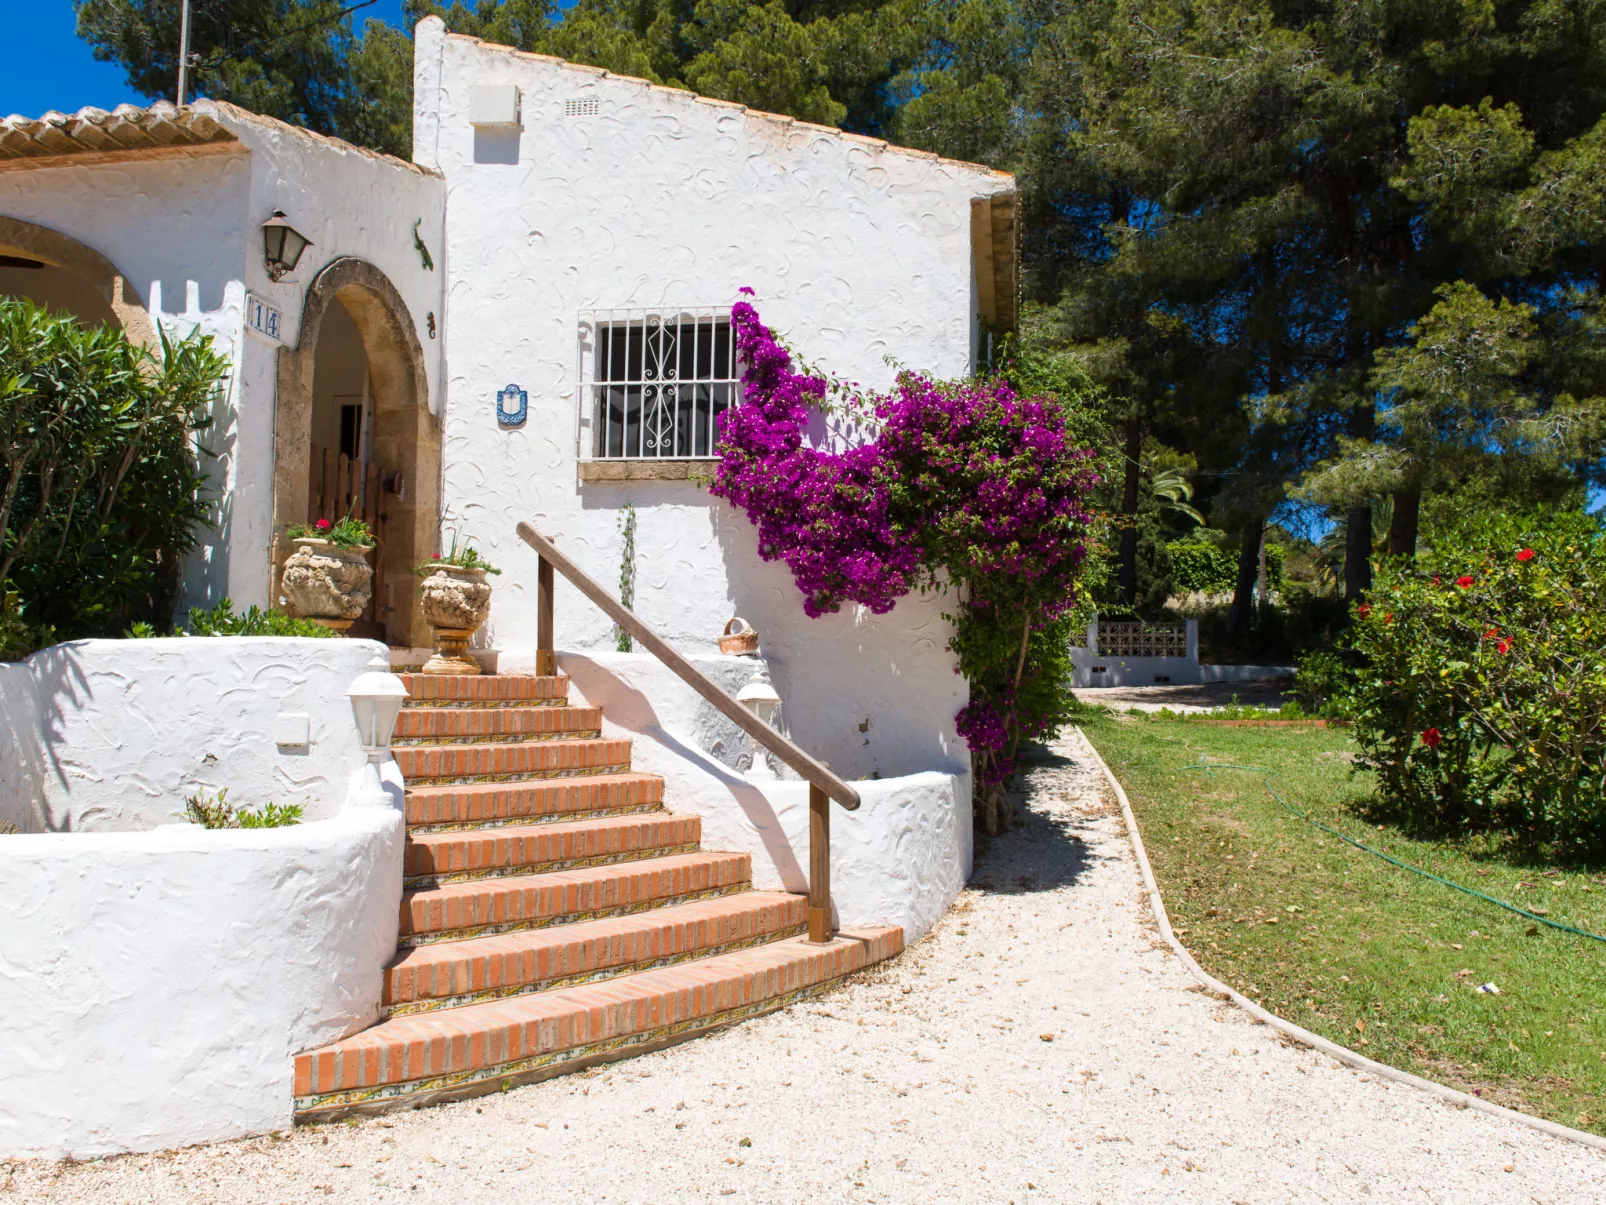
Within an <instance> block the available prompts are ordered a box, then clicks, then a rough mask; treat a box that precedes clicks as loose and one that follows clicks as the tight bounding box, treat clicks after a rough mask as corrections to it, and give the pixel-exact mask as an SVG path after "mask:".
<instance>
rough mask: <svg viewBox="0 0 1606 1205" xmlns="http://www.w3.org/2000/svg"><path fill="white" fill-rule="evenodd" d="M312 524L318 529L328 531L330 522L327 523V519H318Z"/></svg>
mask: <svg viewBox="0 0 1606 1205" xmlns="http://www.w3.org/2000/svg"><path fill="white" fill-rule="evenodd" d="M313 526H314V527H316V528H317V529H318V530H319V531H328V530H329V527H330V523H329V520H328V519H319V520H318V521H317V522H316V523H314V524H313Z"/></svg>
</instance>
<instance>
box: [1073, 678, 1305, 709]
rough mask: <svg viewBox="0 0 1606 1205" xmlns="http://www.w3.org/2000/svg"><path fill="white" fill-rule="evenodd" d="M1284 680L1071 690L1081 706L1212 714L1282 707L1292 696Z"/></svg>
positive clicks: (1091, 687)
mask: <svg viewBox="0 0 1606 1205" xmlns="http://www.w3.org/2000/svg"><path fill="white" fill-rule="evenodd" d="M1290 686H1291V683H1289V682H1288V681H1287V680H1286V679H1272V680H1270V681H1262V682H1210V683H1207V684H1205V685H1203V686H1086V687H1081V688H1079V689H1077V690H1074V691H1072V692H1071V693H1072V694H1074V695H1075V696H1076V697H1077V698H1078V699H1080V700H1081V701H1082V702H1084V703H1092V704H1094V705H1095V706H1101V707H1113V708H1115V709H1116V710H1117V711H1123V710H1132V711H1159V710H1160V709H1161V708H1162V707H1165V708H1169V709H1170V710H1171V711H1178V712H1191V711H1213V710H1215V709H1216V708H1217V707H1228V706H1230V705H1231V704H1232V703H1233V702H1234V701H1236V702H1237V703H1239V704H1241V705H1242V706H1244V707H1281V706H1282V705H1283V704H1284V703H1286V702H1288V700H1289V698H1290V697H1291V696H1290V694H1289V688H1290Z"/></svg>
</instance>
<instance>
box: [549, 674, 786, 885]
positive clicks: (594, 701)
mask: <svg viewBox="0 0 1606 1205" xmlns="http://www.w3.org/2000/svg"><path fill="white" fill-rule="evenodd" d="M562 666H563V672H564V673H566V674H568V675H569V678H570V680H571V681H572V682H573V683H574V685H575V687H576V688H577V689H578V690H579V691H580V693H581V694H582V695H583V696H585V699H586V702H587V703H588V704H590V705H591V706H593V707H601V708H602V709H603V713H604V715H605V716H606V717H607V719H608V721H609V722H611V723H613V724H616V725H618V726H619V727H620V728H623V729H624V730H625V731H627V732H631V733H634V734H635V735H636V736H639V737H641V738H643V739H644V740H649V741H652V742H653V743H654V744H656V745H658V746H660V747H661V748H662V749H663V750H664V751H665V752H666V753H668V754H669V755H670V756H672V757H673V758H676V759H678V760H679V761H680V762H682V763H685V764H686V765H688V766H690V767H691V768H692V769H693V770H694V771H698V772H700V773H701V774H702V775H705V776H706V777H707V778H708V779H711V780H713V782H715V783H717V784H718V786H719V788H721V789H723V790H724V791H726V792H728V793H729V795H730V798H731V800H732V801H733V802H734V803H735V804H736V805H737V807H739V808H740V809H741V811H742V814H743V815H744V816H745V817H746V818H747V822H748V823H749V824H750V825H752V827H753V830H754V832H756V833H757V835H758V838H759V840H760V841H761V842H762V843H763V845H764V850H765V852H766V853H767V854H768V855H769V858H770V861H771V862H773V863H774V865H775V867H776V869H777V871H778V872H779V874H780V876H781V882H782V884H783V889H784V890H786V891H807V890H808V875H807V873H806V872H805V871H804V869H803V867H802V865H801V864H800V863H799V862H798V859H797V856H796V854H795V853H794V852H793V850H792V845H791V842H790V841H788V840H787V837H786V834H785V833H783V832H782V831H781V825H780V820H779V818H778V817H777V816H776V814H775V809H774V807H773V806H772V805H771V804H770V801H769V800H768V799H767V798H766V797H765V796H764V793H763V792H762V791H761V790H759V789H758V787H756V786H754V785H753V784H752V783H750V782H748V781H747V779H745V778H743V777H742V776H741V775H740V774H738V773H737V772H736V771H734V770H732V769H730V768H729V767H728V766H725V765H723V764H722V763H720V762H718V761H716V760H715V759H714V758H713V757H712V756H710V755H709V754H707V753H705V752H704V751H703V750H702V749H700V748H698V747H697V746H696V744H695V743H693V742H692V741H691V740H689V739H683V738H682V737H681V736H678V735H677V734H676V733H674V732H672V731H671V730H670V729H669V728H667V727H665V725H664V723H663V721H662V720H661V719H660V718H659V715H658V712H657V710H656V709H655V708H654V707H653V704H652V702H651V700H649V699H648V698H647V696H646V695H645V694H643V693H642V692H641V691H640V690H637V689H636V688H635V687H634V686H632V685H631V684H630V683H628V682H626V681H625V680H624V679H622V678H620V677H619V676H618V675H617V674H615V673H614V672H612V671H611V670H609V669H607V668H606V667H604V666H602V665H600V664H598V662H597V661H596V660H594V659H592V658H590V657H587V656H585V655H583V654H579V653H565V654H563V655H562ZM664 672H665V673H668V672H669V671H668V670H665V671H664ZM639 752H641V751H639V750H638V753H639ZM648 760H649V761H652V760H656V759H651V758H649V759H648ZM649 772H661V770H655V771H649ZM666 777H667V776H666ZM666 786H668V787H669V791H668V792H667V793H668V794H669V795H670V796H671V797H670V798H668V799H666V801H665V802H666V804H667V806H668V807H669V808H670V810H674V806H675V800H674V798H673V794H674V789H673V787H674V784H673V783H672V782H671V783H668V784H666Z"/></svg>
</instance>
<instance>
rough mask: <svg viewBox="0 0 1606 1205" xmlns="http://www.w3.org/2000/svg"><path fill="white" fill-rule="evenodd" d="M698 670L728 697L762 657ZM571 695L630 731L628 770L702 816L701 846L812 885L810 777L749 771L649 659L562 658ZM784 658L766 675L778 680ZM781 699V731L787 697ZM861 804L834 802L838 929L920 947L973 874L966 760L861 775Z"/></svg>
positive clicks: (720, 722)
mask: <svg viewBox="0 0 1606 1205" xmlns="http://www.w3.org/2000/svg"><path fill="white" fill-rule="evenodd" d="M694 664H696V665H697V667H698V668H699V669H701V670H702V671H703V672H704V673H706V674H708V675H709V677H711V678H713V679H714V680H715V681H716V682H718V683H719V684H720V685H721V686H723V687H725V688H726V689H727V690H728V691H730V692H731V693H732V694H734V693H736V692H737V691H738V690H740V689H741V687H742V686H743V685H744V684H745V683H746V682H747V681H748V680H749V679H750V678H751V677H752V675H753V673H754V671H755V670H756V669H757V668H758V666H757V663H756V662H754V661H752V660H748V659H745V658H739V657H699V658H696V659H695V660H694ZM559 668H560V669H561V670H562V671H563V672H564V673H566V674H568V675H569V677H570V682H571V687H570V693H571V695H572V696H573V697H574V698H577V699H584V700H585V701H586V702H587V703H589V704H591V705H593V706H600V707H601V708H602V709H603V718H602V722H603V732H604V735H606V736H610V737H625V738H629V739H630V740H631V741H632V742H633V743H632V746H631V764H632V766H633V767H634V768H636V769H638V770H641V771H644V772H646V773H650V774H660V775H662V776H663V778H664V781H665V786H664V805H665V806H666V807H667V808H669V809H670V810H671V811H676V812H682V813H692V814H696V815H698V816H700V817H702V822H703V836H702V843H703V848H704V849H718V850H739V851H743V852H746V853H749V854H751V855H752V859H753V883H754V885H755V886H757V887H758V888H760V889H767V890H776V889H779V890H785V891H798V892H805V891H807V890H808V865H809V792H808V784H807V783H804V782H802V781H799V780H798V779H797V776H796V775H795V774H793V773H791V772H790V771H789V770H788V769H787V768H786V767H785V766H781V765H779V764H775V763H773V762H772V765H773V766H774V768H775V769H776V770H778V771H779V775H778V776H777V777H775V778H770V779H765V778H760V777H757V776H755V775H753V774H752V773H750V772H747V773H744V772H743V771H744V770H746V769H748V768H749V767H750V766H751V757H752V741H751V739H750V738H748V737H747V736H746V734H745V733H742V732H741V730H740V729H738V728H737V727H736V726H735V725H734V724H732V723H731V722H730V721H729V720H727V719H725V718H724V717H723V716H721V715H720V714H719V713H718V712H716V711H715V710H714V709H713V708H712V707H711V706H709V704H708V703H706V702H705V701H704V700H703V699H702V698H701V697H699V696H698V695H697V694H696V692H694V691H693V690H692V689H691V688H690V687H689V686H687V685H686V684H685V683H683V682H681V681H680V679H679V678H677V677H676V676H675V675H674V674H673V673H672V672H671V671H670V670H669V669H668V668H667V667H665V666H664V665H662V664H661V663H660V662H658V661H657V660H656V659H655V658H653V657H652V656H650V655H648V654H645V653H600V652H599V653H562V654H560V655H559ZM781 669H782V667H781V666H779V665H777V664H775V663H773V662H771V663H770V670H771V675H772V678H774V680H776V681H777V682H783V681H784V680H785V675H784V674H783V673H781V672H780V670H781ZM777 693H778V694H780V695H781V696H782V699H783V703H782V708H783V711H782V727H783V729H786V730H788V731H790V729H791V727H792V725H791V724H790V722H789V721H787V719H786V703H785V699H786V697H787V691H786V689H785V687H784V686H782V687H780V688H778V689H777ZM853 786H854V788H855V789H856V790H857V791H858V792H859V794H860V797H861V802H860V805H859V808H858V809H857V810H856V811H852V812H850V811H847V810H846V809H844V808H842V807H840V806H837V805H835V804H833V805H832V807H831V896H832V902H833V904H834V905H835V907H836V912H837V924H838V925H839V926H844V927H848V928H852V927H854V926H860V925H887V924H890V925H902V926H903V930H904V938H905V940H906V941H911V942H912V941H915V940H916V939H918V938H919V937H921V936H922V935H923V934H924V933H925V932H926V930H927V929H929V928H930V927H931V926H932V925H934V924H935V923H936V922H937V919H938V918H939V917H940V916H941V915H942V914H943V912H944V911H945V910H946V909H947V907H948V905H949V904H950V903H951V902H952V901H953V898H954V896H955V895H957V894H958V893H959V889H960V888H961V887H963V886H964V884H965V880H966V879H967V878H968V877H969V876H970V868H971V859H972V855H973V844H972V827H971V802H970V794H971V785H970V772H969V767H968V765H967V764H965V763H964V762H958V763H948V764H946V765H942V766H940V767H936V768H932V769H928V770H925V771H923V772H915V773H910V774H905V775H898V776H893V777H886V778H881V779H861V780H858V781H855V782H854V783H853Z"/></svg>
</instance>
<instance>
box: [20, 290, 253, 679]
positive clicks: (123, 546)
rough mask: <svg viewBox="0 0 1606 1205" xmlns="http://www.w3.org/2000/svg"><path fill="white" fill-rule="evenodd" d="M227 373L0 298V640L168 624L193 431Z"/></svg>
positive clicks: (196, 341) (187, 532)
mask: <svg viewBox="0 0 1606 1205" xmlns="http://www.w3.org/2000/svg"><path fill="white" fill-rule="evenodd" d="M226 371H227V362H226V361H225V360H224V359H223V357H222V356H220V355H219V354H218V353H217V352H216V351H215V350H213V347H212V343H211V340H210V338H208V337H205V336H193V337H191V338H188V339H184V340H172V339H169V338H167V336H166V335H165V334H164V335H163V339H162V347H161V355H160V357H157V356H156V355H153V354H152V352H151V350H150V349H148V348H144V347H139V346H136V345H135V344H133V343H131V342H129V340H128V338H127V337H126V336H125V335H124V334H123V333H122V332H121V331H118V330H114V329H111V328H108V327H85V326H82V325H81V324H80V323H79V322H78V321H77V320H76V319H75V318H72V317H70V316H65V315H60V314H54V313H51V312H50V311H48V310H44V309H41V308H40V307H39V306H36V305H34V304H33V303H32V302H30V301H27V300H25V299H21V298H10V297H0V599H3V600H4V601H3V603H0V646H3V649H4V655H5V656H8V657H17V656H22V655H26V654H27V653H28V652H31V651H33V649H35V648H38V647H40V646H41V645H43V644H46V643H49V642H50V641H51V640H53V639H73V638H77V637H83V636H115V635H118V634H120V633H121V632H123V631H124V630H125V629H127V628H128V627H129V626H130V625H131V624H133V623H136V622H144V623H150V624H153V625H157V626H162V627H165V626H166V625H167V624H168V623H169V622H170V621H171V619H172V616H173V610H174V607H175V605H176V602H177V598H178V592H179V585H180V571H181V567H182V561H183V558H184V555H185V553H187V552H188V551H189V550H190V549H191V548H193V547H194V545H195V538H196V531H197V528H198V527H199V525H200V524H201V522H202V521H203V519H204V517H205V504H204V501H203V498H202V486H203V484H204V475H203V473H202V471H201V466H200V465H199V464H198V462H197V458H196V452H195V446H194V445H195V434H196V432H197V431H199V430H200V429H202V428H203V427H204V426H206V424H207V422H208V415H209V412H210V408H211V405H212V403H213V401H214V400H215V398H216V396H217V391H218V387H219V385H220V383H221V381H222V380H223V377H224V374H225V373H226Z"/></svg>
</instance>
